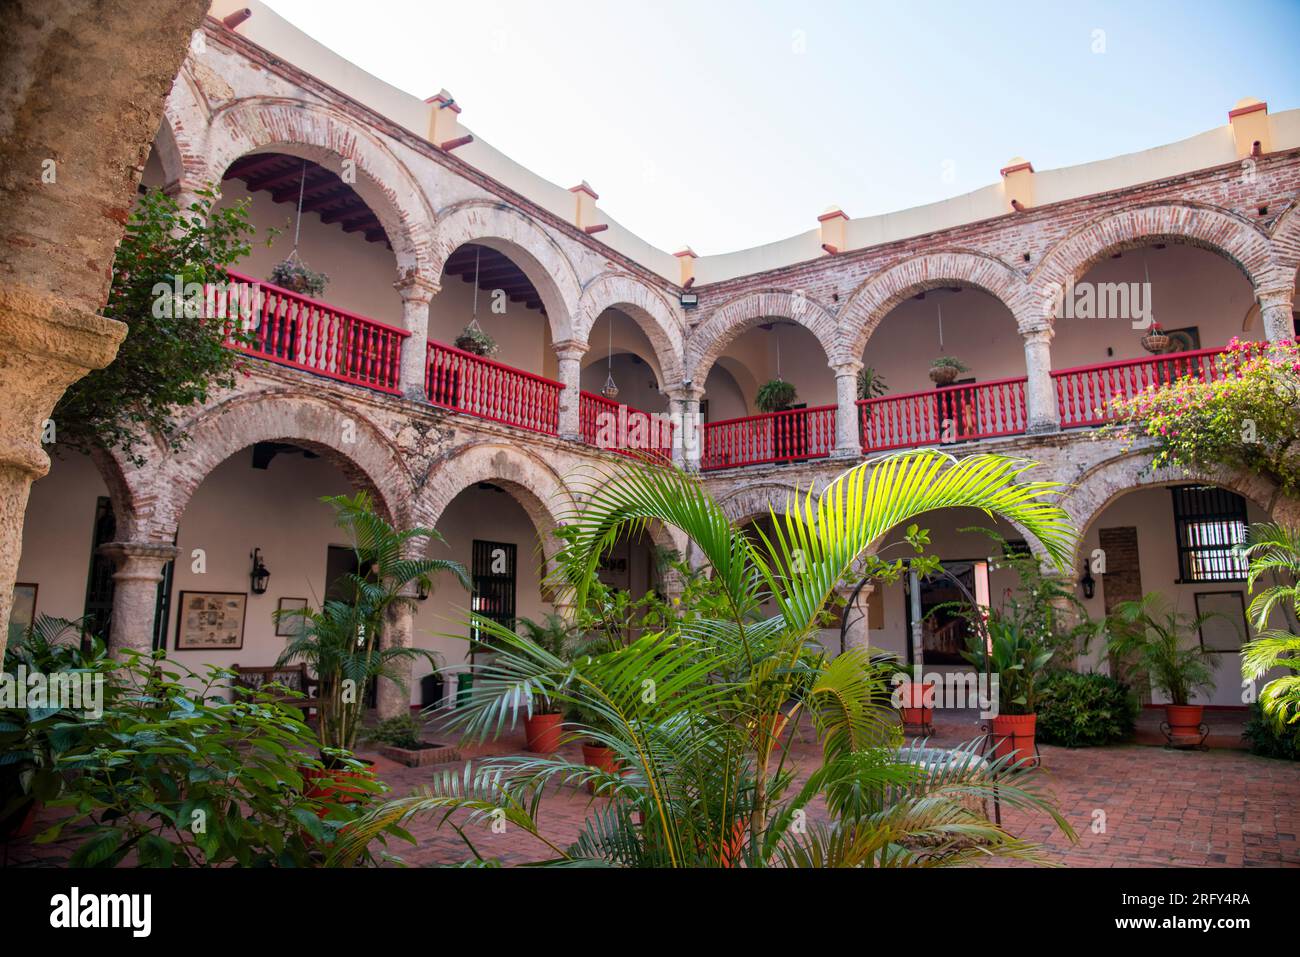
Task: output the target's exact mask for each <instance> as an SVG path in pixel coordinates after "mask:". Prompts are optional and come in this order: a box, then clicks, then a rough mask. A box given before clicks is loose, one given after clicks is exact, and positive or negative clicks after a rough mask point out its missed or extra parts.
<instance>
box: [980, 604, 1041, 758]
mask: <svg viewBox="0 0 1300 957" xmlns="http://www.w3.org/2000/svg"><path fill="white" fill-rule="evenodd" d="M986 628H987V632H988V645H987V647H986V645H985V642H984V637H983V636H982V635H981V634H980V633H979V629H975V631H974V633H973V634H972V635H971V636H970V639H969V644H968V649H967V650H966V651H964V652H962V657H964V658H965V659H966V660H967V661H969V662H970V663H971V664H973V665H975V666H976V667H977V668H978V669H979V670H980V671H982V672H983V671H989V672H992V673H993V674H996V675H997V678H998V713H997V714H996V715H995V716H994V718H993V741H994V748H993V756H994V757H995V758H1002V757H1006V756H1008V755H1009V756H1010V759H1011V761H1012V762H1013V763H1018V762H1021V761H1032V760H1033V759H1034V754H1035V751H1034V732H1035V728H1036V725H1037V722H1038V714H1037V711H1036V708H1037V706H1038V692H1039V685H1040V682H1041V678H1042V675H1043V673H1044V671H1045V670H1046V668H1047V666H1048V664H1049V663H1050V662H1051V660H1052V655H1053V652H1052V649H1051V648H1049V647H1047V645H1046V644H1045V643H1044V642H1043V641H1042V640H1041V639H1040V638H1039V637H1037V636H1036V635H1034V634H1033V633H1032V632H1031V631H1030V629H1029V628H1027V627H1024V626H1022V625H1021V623H1020V622H1018V621H1016V620H1014V619H1012V618H1009V617H1004V616H1002V615H1000V614H998V613H997V612H990V614H989V618H988V622H987V625H986Z"/></svg>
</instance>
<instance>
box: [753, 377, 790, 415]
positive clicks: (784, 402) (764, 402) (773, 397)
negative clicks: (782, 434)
mask: <svg viewBox="0 0 1300 957" xmlns="http://www.w3.org/2000/svg"><path fill="white" fill-rule="evenodd" d="M798 396H799V394H798V392H797V391H796V389H795V387H794V386H793V385H791V384H790V383H789V382H786V381H785V380H784V379H769V380H768V381H767V382H764V383H763V384H762V385H761V386H759V387H758V393H757V394H756V395H755V396H754V407H755V408H756V409H758V411H759V412H781V411H782V410H784V409H788V408H790V406H791V405H793V404H794V400H795V399H796V398H798Z"/></svg>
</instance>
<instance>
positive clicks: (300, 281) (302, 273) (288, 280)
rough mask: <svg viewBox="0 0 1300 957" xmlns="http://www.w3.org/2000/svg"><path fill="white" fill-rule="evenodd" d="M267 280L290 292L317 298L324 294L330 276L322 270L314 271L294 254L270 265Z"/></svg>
mask: <svg viewBox="0 0 1300 957" xmlns="http://www.w3.org/2000/svg"><path fill="white" fill-rule="evenodd" d="M267 281H268V282H271V283H274V284H275V285H277V286H280V287H281V288H283V289H288V290H289V291H290V292H296V293H298V294H300V295H303V296H311V297H313V298H319V297H320V296H323V295H324V294H325V286H326V285H327V284H328V283H329V281H330V277H329V276H327V275H325V274H324V273H323V272H316V271H315V270H314V269H312V268H311V267H310V266H308V265H307V264H306V263H305V262H303V261H302V260H301V259H298V258H297V257H296V256H290V257H289V258H288V259H285V260H282V261H280V262H278V263H276V264H275V265H274V266H273V267H271V275H270V276H269V277H268V278H267Z"/></svg>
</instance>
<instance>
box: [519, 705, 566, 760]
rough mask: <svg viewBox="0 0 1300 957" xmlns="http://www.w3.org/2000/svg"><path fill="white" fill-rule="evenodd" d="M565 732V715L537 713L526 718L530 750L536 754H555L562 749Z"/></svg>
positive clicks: (525, 729)
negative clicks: (561, 743) (561, 744)
mask: <svg viewBox="0 0 1300 957" xmlns="http://www.w3.org/2000/svg"><path fill="white" fill-rule="evenodd" d="M563 734H564V715H562V714H560V713H559V712H555V713H553V714H535V715H533V716H532V717H531V718H526V719H525V720H524V735H525V737H526V738H527V739H528V750H529V751H532V752H533V753H535V754H554V753H555V752H556V751H558V750H560V742H561V740H562V737H563Z"/></svg>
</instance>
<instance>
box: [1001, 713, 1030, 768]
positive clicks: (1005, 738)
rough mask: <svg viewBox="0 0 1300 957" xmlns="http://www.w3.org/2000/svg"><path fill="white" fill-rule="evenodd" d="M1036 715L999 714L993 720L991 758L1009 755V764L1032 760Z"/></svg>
mask: <svg viewBox="0 0 1300 957" xmlns="http://www.w3.org/2000/svg"><path fill="white" fill-rule="evenodd" d="M1037 723H1038V715H1036V714H1000V715H998V716H997V717H996V718H994V719H993V742H994V747H993V757H994V758H1001V757H1004V756H1006V755H1008V754H1009V755H1011V756H1012V757H1011V763H1012V764H1014V763H1015V762H1017V761H1032V760H1034V727H1035V725H1037Z"/></svg>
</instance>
